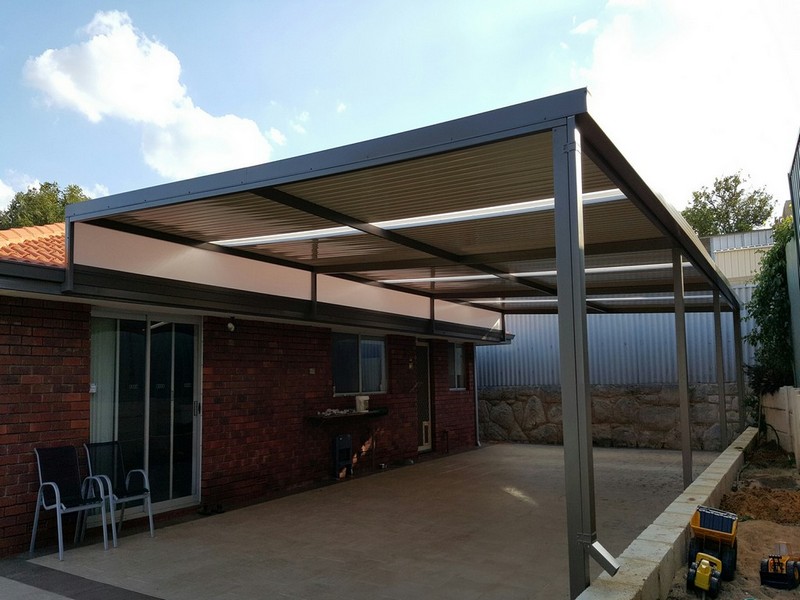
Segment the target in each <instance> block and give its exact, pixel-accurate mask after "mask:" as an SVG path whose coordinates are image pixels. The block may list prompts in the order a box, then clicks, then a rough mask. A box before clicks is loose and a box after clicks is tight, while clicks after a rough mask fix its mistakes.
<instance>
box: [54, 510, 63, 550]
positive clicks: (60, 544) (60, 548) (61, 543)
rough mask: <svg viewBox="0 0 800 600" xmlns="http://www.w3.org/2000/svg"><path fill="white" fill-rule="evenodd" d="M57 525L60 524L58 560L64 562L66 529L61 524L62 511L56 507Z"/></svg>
mask: <svg viewBox="0 0 800 600" xmlns="http://www.w3.org/2000/svg"><path fill="white" fill-rule="evenodd" d="M56 523H58V560H64V529H63V524H62V522H61V510H60V509H59V508H58V507H56Z"/></svg>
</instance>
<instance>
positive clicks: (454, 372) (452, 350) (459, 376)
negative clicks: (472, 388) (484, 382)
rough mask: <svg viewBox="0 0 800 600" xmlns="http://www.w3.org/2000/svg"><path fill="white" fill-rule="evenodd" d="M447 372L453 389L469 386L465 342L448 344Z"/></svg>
mask: <svg viewBox="0 0 800 600" xmlns="http://www.w3.org/2000/svg"><path fill="white" fill-rule="evenodd" d="M447 372H448V375H449V378H450V389H451V390H463V389H466V387H467V377H466V372H467V369H466V360H465V358H464V344H454V343H449V344H447Z"/></svg>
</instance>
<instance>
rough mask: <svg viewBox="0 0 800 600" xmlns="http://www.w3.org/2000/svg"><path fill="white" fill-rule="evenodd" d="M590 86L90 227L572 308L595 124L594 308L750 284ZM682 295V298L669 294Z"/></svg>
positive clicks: (589, 231)
mask: <svg viewBox="0 0 800 600" xmlns="http://www.w3.org/2000/svg"><path fill="white" fill-rule="evenodd" d="M589 103H590V96H589V93H588V91H587V90H586V89H579V90H574V91H571V92H567V93H563V94H559V95H555V96H551V97H548V98H543V99H540V100H534V101H532V102H527V103H523V104H519V105H516V106H511V107H507V108H502V109H499V110H495V111H491V112H487V113H483V114H479V115H475V116H471V117H466V118H463V119H458V120H455V121H451V122H447V123H442V124H439V125H434V126H430V127H425V128H422V129H418V130H414V131H409V132H405V133H401V134H397V135H392V136H388V137H384V138H380V139H376V140H371V141H367V142H363V143H358V144H353V145H349V146H344V147H341V148H336V149H332V150H328V151H324V152H319V153H315V154H311V155H308V156H301V157H297V158H290V159H286V160H282V161H276V162H273V163H267V164H263V165H257V166H253V167H248V168H243V169H238V170H234V171H229V172H225V173H219V174H215V175H209V176H205V177H199V178H196V179H191V180H187V181H180V182H176V183H170V184H166V185H162V186H157V187H153V188H148V189H143V190H137V191H133V192H128V193H123V194H118V195H114V196H110V197H107V198H99V199H95V200H91V201H88V202H83V203H80V204H74V205H71V206H69V207H68V208H67V224H68V228H67V232H68V238H69V239H70V242H71V243H72V244H73V245H74V244H75V243H76V239H77V240H78V241H79V240H80V234H79V233H76V232H75V229H74V225H75V224H77V223H84V224H91V225H94V226H98V227H104V228H110V229H116V230H121V231H125V232H129V233H134V234H136V235H139V236H145V237H149V238H156V239H161V240H169V241H171V242H177V243H178V244H183V245H186V246H190V247H193V248H198V247H199V248H204V249H206V250H212V251H214V252H224V253H230V254H233V255H236V256H241V257H245V258H247V259H249V260H253V261H265V262H269V263H274V264H279V265H282V266H288V267H292V268H295V269H298V270H300V271H303V272H308V273H310V274H311V276H312V277H313V278H315V279H316V278H318V277H323V276H331V277H337V278H345V279H347V280H350V281H357V282H361V283H366V284H368V285H370V286H379V287H382V288H387V289H391V290H399V291H402V292H404V293H406V294H413V295H417V296H421V297H423V298H426V299H430V300H431V301H434V300H436V301H448V302H455V303H459V304H462V305H468V306H472V307H475V308H480V309H481V310H492V311H497V312H498V313H500V314H503V313H512V312H513V313H536V312H556V310H557V302H556V297H557V294H558V282H557V276H556V272H557V270H558V269H557V265H556V235H555V231H556V227H555V221H556V218H555V204H556V196H557V195H559V194H557V193H556V187H557V185H558V183H557V179H558V175H557V172H558V169H559V167H558V165H557V162H558V161H557V159H556V154H557V153H558V152H560V150H559V148H558V146H559V143H560V142H558V141H557V140H556V139H555V137H554V133H553V132H554V130H555V128H557V127H559V126H561V125H563V124H564V123H565V122H567V120H569V119H573V120H574V124H575V127H576V128H577V131H578V132H579V144H578V148H577V151H578V153H579V160H578V161H577V163H576V165H577V169H578V171H579V172H578V173H577V180H576V181H577V183H578V185H579V186H580V191H579V195H580V196H581V198H582V213H583V214H582V227H583V240H582V243H583V251H584V254H585V267H586V268H585V282H586V294H587V310H589V311H594V312H633V311H636V312H639V311H670V312H671V311H672V310H674V303H673V302H672V301H671V299H670V298H669V294H671V293H672V291H673V289H674V286H673V250H677V251H679V252H680V253H681V256H682V257H683V259H682V265H683V267H682V270H683V276H684V289H685V291H686V296H685V306H686V310H708V311H710V310H712V309H713V299H712V295H711V293H712V292H714V291H717V292H718V293H719V294H721V297H722V298H723V301H724V303H725V306H723V310H725V309H733V310H736V309H738V301H737V299H736V296H735V294H734V293H733V292H732V291H731V290H730V287H729V285H728V283H727V281H726V280H725V277H724V276H723V275H722V274H721V272H720V271H719V270H718V269H717V268H716V265H715V264H714V262H713V260H712V259H711V257H710V256H709V254H708V253H707V251H706V250H705V248H704V247H703V246H702V244H701V242H700V241H699V239H698V238H697V237H696V236H695V235H694V233H693V232H692V231H691V229H690V228H689V227H688V226H687V224H686V223H685V221H684V220H683V218H682V217H681V216H680V215H679V214H678V213H677V212H676V211H675V210H674V209H672V207H671V206H670V205H669V204H667V203H666V202H664V201H663V199H662V198H660V197H659V196H658V195H656V194H655V193H654V192H653V191H652V190H651V189H650V188H649V187H648V186H647V184H646V183H645V182H644V181H643V180H642V179H641V178H640V177H639V175H638V174H637V173H636V171H635V170H634V169H633V168H632V167H631V165H630V164H629V163H628V161H627V160H626V159H625V158H624V157H623V156H622V155H621V154H620V153H619V151H618V150H617V149H616V147H615V146H614V145H613V143H612V142H611V141H610V140H609V138H608V137H607V136H606V135H605V133H604V132H603V131H602V130H601V129H600V127H599V126H598V125H597V123H596V122H595V121H594V119H593V118H592V116H591V115H590V113H589ZM665 293H667V296H665Z"/></svg>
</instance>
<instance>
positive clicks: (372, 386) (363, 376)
mask: <svg viewBox="0 0 800 600" xmlns="http://www.w3.org/2000/svg"><path fill="white" fill-rule="evenodd" d="M385 391H386V341H385V340H384V338H382V337H370V336H366V335H355V334H349V333H334V334H333V392H334V393H335V394H358V393H367V392H385Z"/></svg>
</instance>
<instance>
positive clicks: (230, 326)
mask: <svg viewBox="0 0 800 600" xmlns="http://www.w3.org/2000/svg"><path fill="white" fill-rule="evenodd" d="M228 331H230V332H231V333H233V332H234V331H236V319H234V318H233V317H231V318H230V319H228Z"/></svg>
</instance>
